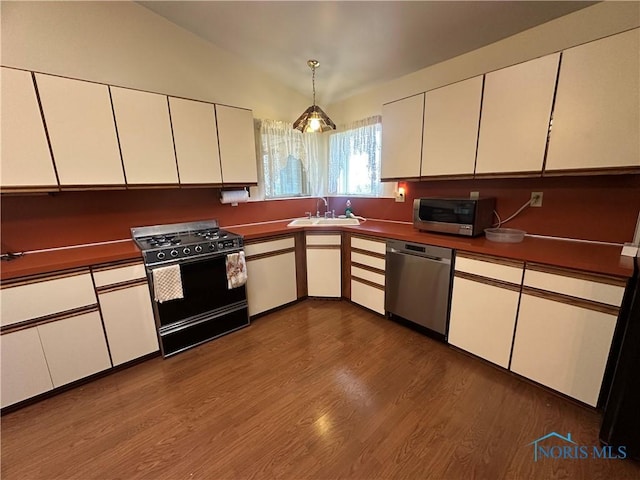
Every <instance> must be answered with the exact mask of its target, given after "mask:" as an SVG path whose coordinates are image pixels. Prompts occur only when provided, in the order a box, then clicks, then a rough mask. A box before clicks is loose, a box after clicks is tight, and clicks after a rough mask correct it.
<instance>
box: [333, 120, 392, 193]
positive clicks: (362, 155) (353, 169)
mask: <svg viewBox="0 0 640 480" xmlns="http://www.w3.org/2000/svg"><path fill="white" fill-rule="evenodd" d="M381 145H382V117H380V116H379V115H378V116H373V117H368V118H365V119H363V120H358V121H356V122H353V123H350V124H347V125H344V126H342V127H341V128H340V131H339V132H336V133H332V134H331V136H330V138H329V178H328V191H329V194H332V195H365V196H375V197H378V196H382V195H383V193H384V188H383V185H382V184H381V183H380V157H381Z"/></svg>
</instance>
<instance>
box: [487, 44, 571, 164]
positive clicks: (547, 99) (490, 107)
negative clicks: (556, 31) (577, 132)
mask: <svg viewBox="0 0 640 480" xmlns="http://www.w3.org/2000/svg"><path fill="white" fill-rule="evenodd" d="M559 59H560V54H559V53H556V54H553V55H548V56H546V57H541V58H537V59H535V60H531V61H529V62H525V63H521V64H519V65H514V66H512V67H508V68H504V69H502V70H498V71H496V72H491V73H488V74H487V75H486V77H485V84H484V99H483V101H482V118H481V120H480V137H479V140H478V158H477V160H476V174H482V173H518V172H528V173H531V172H536V173H539V172H541V171H542V163H543V160H544V151H545V147H546V145H547V134H548V131H549V121H550V119H551V106H552V102H553V92H554V89H555V84H556V76H557V72H558V61H559Z"/></svg>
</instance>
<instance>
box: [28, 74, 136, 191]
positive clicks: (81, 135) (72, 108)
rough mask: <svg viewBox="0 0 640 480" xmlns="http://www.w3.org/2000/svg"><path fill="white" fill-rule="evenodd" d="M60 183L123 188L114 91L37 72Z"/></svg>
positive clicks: (102, 86) (97, 85) (98, 85)
mask: <svg viewBox="0 0 640 480" xmlns="http://www.w3.org/2000/svg"><path fill="white" fill-rule="evenodd" d="M36 82H37V84H38V90H39V92H40V99H41V102H42V109H43V111H44V118H45V121H46V124H47V129H48V130H49V138H50V140H51V147H52V150H53V158H54V160H55V164H56V168H57V170H58V177H59V179H60V185H61V186H64V185H71V186H89V185H124V172H123V170H122V160H121V158H120V149H119V147H118V138H117V136H116V127H115V123H114V120H113V110H112V107H111V98H110V96H109V87H108V86H106V85H100V84H97V83H90V82H83V81H80V80H71V79H68V78H61V77H54V76H50V75H42V74H38V73H37V74H36Z"/></svg>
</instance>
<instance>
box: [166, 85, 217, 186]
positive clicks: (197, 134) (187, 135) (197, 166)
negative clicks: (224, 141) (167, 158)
mask: <svg viewBox="0 0 640 480" xmlns="http://www.w3.org/2000/svg"><path fill="white" fill-rule="evenodd" d="M169 106H170V109H171V123H172V125H173V138H174V142H175V146H176V157H177V160H178V172H179V174H180V183H183V184H189V183H191V184H198V183H200V184H207V183H211V184H222V171H221V169H220V153H219V152H218V132H217V129H216V112H215V109H214V106H213V104H211V103H203V102H196V101H194V100H185V99H182V98H174V97H169Z"/></svg>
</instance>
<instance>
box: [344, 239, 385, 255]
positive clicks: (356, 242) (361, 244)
mask: <svg viewBox="0 0 640 480" xmlns="http://www.w3.org/2000/svg"><path fill="white" fill-rule="evenodd" d="M351 248H359V249H360V250H367V251H369V252H373V253H380V254H382V255H384V254H385V252H386V248H387V245H386V244H385V243H384V242H376V241H375V240H367V239H366V238H359V237H351Z"/></svg>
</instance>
